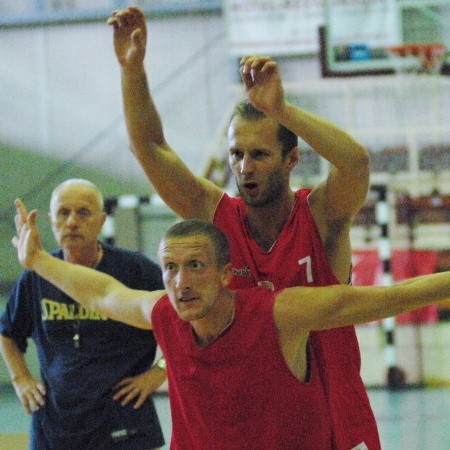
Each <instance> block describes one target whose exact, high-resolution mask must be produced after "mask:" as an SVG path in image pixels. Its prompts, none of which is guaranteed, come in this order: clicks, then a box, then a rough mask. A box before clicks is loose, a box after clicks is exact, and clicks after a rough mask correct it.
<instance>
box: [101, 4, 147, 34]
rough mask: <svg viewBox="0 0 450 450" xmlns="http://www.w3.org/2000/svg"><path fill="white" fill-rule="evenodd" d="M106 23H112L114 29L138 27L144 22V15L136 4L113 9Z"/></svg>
mask: <svg viewBox="0 0 450 450" xmlns="http://www.w3.org/2000/svg"><path fill="white" fill-rule="evenodd" d="M106 23H107V24H108V25H112V26H113V27H114V29H116V30H118V29H120V28H134V27H136V26H138V27H139V26H141V25H142V24H145V15H144V13H143V12H142V11H141V10H140V9H139V8H137V7H136V6H130V7H129V8H126V9H121V10H116V11H113V12H112V14H111V17H110V18H109V19H108V20H107V22H106Z"/></svg>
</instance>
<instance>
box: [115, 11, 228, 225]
mask: <svg viewBox="0 0 450 450" xmlns="http://www.w3.org/2000/svg"><path fill="white" fill-rule="evenodd" d="M108 23H109V24H110V25H112V26H113V28H114V48H115V52H116V56H117V59H118V61H119V64H120V66H121V77H122V96H123V106H124V112H125V120H126V125H127V130H128V136H129V138H130V142H131V150H132V151H133V153H134V154H135V155H136V157H137V159H138V160H139V162H140V164H141V166H142V167H143V169H144V171H145V173H146V174H147V177H148V179H149V180H150V182H151V183H152V185H153V187H154V188H155V189H156V191H157V192H158V194H159V195H160V196H161V198H162V199H163V200H164V201H165V203H166V204H167V205H168V206H169V207H170V208H171V209H172V210H173V211H175V212H176V213H177V214H178V215H179V216H181V217H183V218H186V219H187V218H200V219H205V220H212V218H213V215H214V212H215V209H216V206H217V204H218V202H219V200H220V198H221V196H222V191H221V189H220V188H218V187H217V186H216V185H214V184H213V183H211V182H210V181H208V180H206V179H205V178H202V177H197V176H195V175H194V174H193V173H192V172H191V171H190V170H189V169H188V167H187V166H186V165H185V164H184V163H183V161H182V160H181V159H180V158H179V157H178V155H177V154H176V153H175V152H174V151H173V150H172V148H171V147H170V146H169V145H168V143H167V142H166V140H165V137H164V132H163V126H162V123H161V119H160V116H159V114H158V111H157V109H156V106H155V104H154V102H153V98H152V96H151V94H150V89H149V85H148V81H147V76H146V73H145V68H144V57H145V48H146V42H147V28H146V23H145V16H144V13H143V12H142V11H141V10H140V9H139V8H136V7H129V8H127V9H124V10H120V11H115V12H114V13H113V15H112V17H110V18H109V20H108Z"/></svg>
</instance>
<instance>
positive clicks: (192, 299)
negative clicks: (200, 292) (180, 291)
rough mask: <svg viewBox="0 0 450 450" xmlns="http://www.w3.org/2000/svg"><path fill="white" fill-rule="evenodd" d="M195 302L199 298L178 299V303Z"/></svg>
mask: <svg viewBox="0 0 450 450" xmlns="http://www.w3.org/2000/svg"><path fill="white" fill-rule="evenodd" d="M196 300H200V298H199V297H181V298H179V299H178V301H179V302H180V303H191V302H195V301H196Z"/></svg>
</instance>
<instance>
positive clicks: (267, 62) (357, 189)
mask: <svg viewBox="0 0 450 450" xmlns="http://www.w3.org/2000/svg"><path fill="white" fill-rule="evenodd" d="M241 76H242V79H243V82H244V85H245V88H246V92H247V95H248V98H249V100H250V101H251V103H252V104H253V105H254V106H255V107H256V108H257V109H259V110H260V111H262V112H264V113H265V114H266V115H268V116H269V117H271V118H272V119H273V120H275V121H276V122H278V123H280V124H281V125H284V126H285V127H286V128H288V129H290V130H291V131H292V132H293V133H295V134H296V135H297V136H299V137H300V138H302V139H303V140H304V141H305V142H307V143H308V144H309V145H310V146H311V147H312V148H313V149H314V150H315V151H316V152H317V153H318V154H319V155H321V156H322V157H324V158H325V159H326V160H328V161H329V162H330V163H331V164H332V168H331V170H330V173H329V175H328V178H327V180H326V181H325V182H324V183H322V184H321V185H320V186H318V187H317V188H316V189H315V190H314V192H313V193H312V195H311V196H310V205H311V208H312V210H313V213H314V216H315V218H316V221H318V219H321V218H326V220H327V221H329V222H334V221H338V220H341V219H346V218H348V219H349V218H351V217H352V216H354V215H355V214H356V213H357V212H358V211H359V209H360V208H361V206H362V205H363V204H364V202H365V200H366V195H367V190H368V186H369V153H368V151H367V150H366V149H365V148H364V147H363V146H361V145H360V144H359V143H358V142H356V141H355V140H354V139H353V138H352V137H351V136H350V135H348V134H347V133H346V132H345V131H343V130H341V129H340V128H339V127H337V126H336V125H334V124H332V123H331V122H329V121H327V120H325V119H323V118H321V117H319V116H316V115H314V114H311V113H309V112H306V111H304V110H302V109H300V108H297V107H295V106H294V105H292V104H291V103H289V102H287V101H286V99H285V95H284V89H283V86H282V80H281V76H280V71H279V68H278V65H277V63H276V62H275V61H273V60H272V59H270V58H269V57H259V56H248V57H244V58H243V59H242V61H241Z"/></svg>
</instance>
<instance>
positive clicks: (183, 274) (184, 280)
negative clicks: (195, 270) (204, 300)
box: [175, 268, 190, 292]
mask: <svg viewBox="0 0 450 450" xmlns="http://www.w3.org/2000/svg"><path fill="white" fill-rule="evenodd" d="M175 287H176V289H177V290H178V291H180V292H186V291H188V290H189V289H190V279H189V274H188V271H187V270H186V269H184V268H180V270H178V272H177V275H176V277H175Z"/></svg>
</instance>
